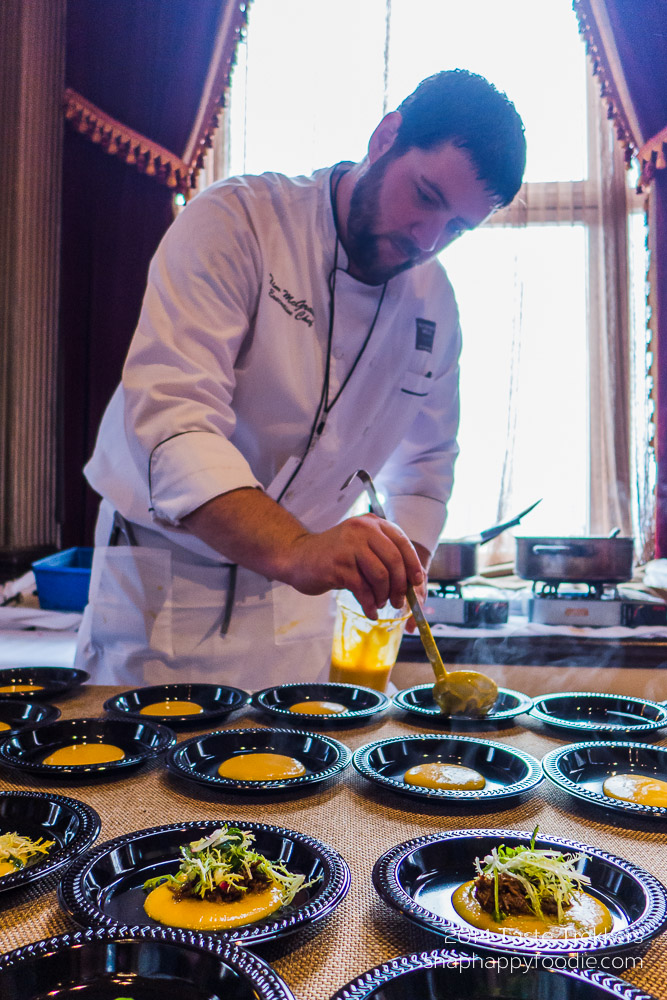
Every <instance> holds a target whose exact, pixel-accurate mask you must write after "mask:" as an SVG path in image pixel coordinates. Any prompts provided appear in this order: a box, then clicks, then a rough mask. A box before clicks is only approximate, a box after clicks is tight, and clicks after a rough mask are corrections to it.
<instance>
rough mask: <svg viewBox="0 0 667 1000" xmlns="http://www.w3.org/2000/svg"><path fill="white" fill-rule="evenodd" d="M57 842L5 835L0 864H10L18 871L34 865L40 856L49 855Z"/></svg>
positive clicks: (2, 836) (2, 841)
mask: <svg viewBox="0 0 667 1000" xmlns="http://www.w3.org/2000/svg"><path fill="white" fill-rule="evenodd" d="M54 844H55V840H44V838H43V837H38V838H37V840H31V839H30V837H22V836H21V835H20V834H18V833H3V834H2V835H0V864H10V865H12V866H13V867H14V868H16V870H17V871H19V870H20V869H21V868H25V867H26V865H29V864H32V863H33V862H34V861H36V860H37V859H38V858H39V856H40V855H43V854H48V853H49V851H50V850H51V848H52V847H53V845H54Z"/></svg>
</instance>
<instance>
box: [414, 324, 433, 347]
mask: <svg viewBox="0 0 667 1000" xmlns="http://www.w3.org/2000/svg"><path fill="white" fill-rule="evenodd" d="M415 322H416V324H417V336H416V338H415V348H416V349H417V350H418V351H428V353H429V354H431V353H432V351H433V339H434V337H435V323H433V322H432V321H431V320H430V319H417V320H415Z"/></svg>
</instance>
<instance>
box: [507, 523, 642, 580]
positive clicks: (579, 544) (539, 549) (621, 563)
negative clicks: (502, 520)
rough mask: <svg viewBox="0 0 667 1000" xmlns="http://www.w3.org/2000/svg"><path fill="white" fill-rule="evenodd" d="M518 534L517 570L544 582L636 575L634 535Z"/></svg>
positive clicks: (520, 574)
mask: <svg viewBox="0 0 667 1000" xmlns="http://www.w3.org/2000/svg"><path fill="white" fill-rule="evenodd" d="M616 533H617V529H614V531H613V532H612V533H611V535H610V536H609V537H595V536H591V537H583V538H568V537H558V538H557V537H550V536H546V537H542V538H535V537H533V538H529V537H525V536H524V537H518V538H516V573H517V576H520V577H522V579H524V580H540V581H543V582H544V583H623V581H625V580H630V579H631V578H632V561H633V551H634V538H618V537H616Z"/></svg>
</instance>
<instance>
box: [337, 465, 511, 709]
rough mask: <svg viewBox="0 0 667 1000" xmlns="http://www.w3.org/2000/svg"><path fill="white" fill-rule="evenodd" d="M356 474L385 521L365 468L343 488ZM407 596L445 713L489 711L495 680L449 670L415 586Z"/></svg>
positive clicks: (435, 695) (436, 695)
mask: <svg viewBox="0 0 667 1000" xmlns="http://www.w3.org/2000/svg"><path fill="white" fill-rule="evenodd" d="M355 476H358V477H359V479H361V481H362V483H363V484H364V486H365V487H366V492H367V493H368V497H369V500H370V504H371V510H372V511H373V513H374V514H375V515H376V517H381V518H382V519H383V520H384V521H386V520H387V515H386V514H385V512H384V509H383V507H382V504H381V503H380V501H379V499H378V495H377V493H376V491H375V486H374V484H373V480H372V479H371V477H370V475H369V474H368V473H367V472H366V471H365V469H357V471H356V472H353V473H352V475H351V476H348V478H347V479H346V480H345V482H344V483H343V485H342V486H341V489H342V490H344V489H346V488H347V487H348V486H349V485H350V483H351V482H352V480H353V479H354V478H355ZM406 596H407V600H408V604H409V605H410V610H411V611H412V615H413V617H414V620H415V622H416V624H417V628H418V629H419V635H420V638H421V641H422V644H423V646H424V650H425V652H426V655H427V656H428V659H429V662H430V664H431V666H432V668H433V673H434V674H435V684H434V685H433V698H434V700H435V702H436V704H437V705H438V707H439V708H440V711H441V712H442V713H443V714H444V715H473V716H475V715H486V714H487V712H489V711H490V710H491V709H492V708H493V705H494V703H495V701H496V698H497V697H498V686H497V684H496V682H495V681H494V680H493V679H492V678H491V677H487V676H486V674H480V673H478V672H477V671H476V670H452V671H448V670H447V669H446V667H445V665H444V663H443V662H442V657H441V656H440V651H439V649H438V647H437V646H436V643H435V639H434V638H433V633H432V632H431V629H430V626H429V624H428V622H427V621H426V618H425V617H424V612H423V610H422V606H421V604H420V603H419V598H418V597H417V595H416V594H415V590H414V587H413V586H411V585H410V586H408V589H407V594H406Z"/></svg>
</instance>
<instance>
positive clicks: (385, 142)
mask: <svg viewBox="0 0 667 1000" xmlns="http://www.w3.org/2000/svg"><path fill="white" fill-rule="evenodd" d="M402 121H403V118H402V116H401V113H400V112H399V111H390V112H389V114H388V115H385V116H384V118H383V119H382V121H381V122H380V124H379V125H378V127H377V128H376V129H375V131H374V132H373V135H372V136H371V138H370V142H369V143H368V159H369V160H370V162H371V163H375V161H376V160H379V159H380V157H381V156H384V154H385V153H386V152H387V151H388V150H390V149H391V147H392V146H393V145H394V141H395V139H396V136H397V135H398V130H399V128H400V126H401V122H402Z"/></svg>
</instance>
